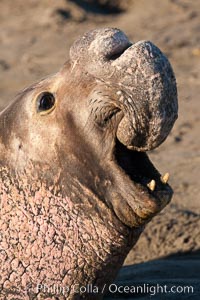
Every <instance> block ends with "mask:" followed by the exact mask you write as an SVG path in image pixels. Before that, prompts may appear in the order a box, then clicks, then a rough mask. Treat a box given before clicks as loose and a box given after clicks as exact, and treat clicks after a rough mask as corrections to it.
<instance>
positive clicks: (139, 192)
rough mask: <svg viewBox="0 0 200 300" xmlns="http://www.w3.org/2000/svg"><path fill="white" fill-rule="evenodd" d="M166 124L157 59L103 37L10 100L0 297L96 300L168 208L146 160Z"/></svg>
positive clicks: (163, 66)
mask: <svg viewBox="0 0 200 300" xmlns="http://www.w3.org/2000/svg"><path fill="white" fill-rule="evenodd" d="M176 117H177V91H176V83H175V78H174V74H173V71H172V69H171V66H170V64H169V62H168V60H167V59H166V57H165V56H164V55H163V54H162V53H161V52H160V50H159V49H158V48H157V47H156V46H154V45H153V44H152V43H151V42H145V41H144V42H138V43H136V44H131V43H130V42H129V40H128V38H127V37H126V36H125V35H124V33H122V32H121V31H120V30H117V29H111V28H107V29H100V30H94V31H91V32H89V33H87V34H85V35H84V36H83V37H82V38H80V39H78V40H77V41H76V42H75V43H74V45H73V46H72V47H71V50H70V61H69V62H67V63H66V64H65V65H64V66H63V68H62V69H61V70H60V71H59V72H58V73H57V74H55V75H53V76H51V77H48V78H46V79H43V80H42V81H40V82H38V83H36V84H34V85H32V86H31V87H29V88H27V89H25V90H24V91H22V92H21V93H20V94H19V95H18V96H17V97H16V99H15V101H14V102H13V103H12V104H11V105H10V106H9V107H8V108H6V109H5V110H4V111H3V112H2V113H1V114H0V151H1V152H0V174H1V181H0V195H1V196H0V197H1V199H0V201H1V202H0V204H1V216H0V226H1V236H0V249H1V251H0V259H1V264H0V266H1V267H0V271H1V277H0V290H1V294H2V295H3V296H2V297H5V299H13V295H15V296H16V297H17V299H36V298H38V299H42V297H43V298H44V299H45V298H46V299H47V298H52V299H57V298H59V299H82V298H83V299H84V298H87V299H101V298H102V297H103V294H104V293H105V292H106V288H105V287H106V286H107V285H108V284H109V283H110V282H112V280H113V279H114V278H115V276H116V273H117V271H118V270H119V268H120V267H121V265H122V263H123V261H124V259H125V257H126V255H127V253H128V252H129V250H130V249H131V247H132V246H133V245H134V243H135V242H136V241H137V239H138V238H139V235H140V233H141V232H142V230H143V228H144V225H145V224H146V223H147V222H148V221H149V220H150V219H151V218H152V217H153V216H154V215H155V214H156V213H158V212H159V211H160V210H161V209H162V208H163V207H164V206H165V205H166V204H167V203H168V202H169V201H170V199H171V196H172V189H171V188H170V186H169V185H168V184H167V179H168V175H167V174H166V175H165V176H163V177H161V176H160V174H159V172H158V171H157V170H156V169H155V168H154V166H153V165H152V163H151V162H150V160H149V159H148V156H147V154H146V151H147V150H150V149H153V148H155V147H157V146H158V145H159V144H160V143H162V142H163V141H164V140H165V138H166V137H167V135H168V134H169V132H170V130H171V128H172V126H173V124H174V121H175V119H176ZM88 285H92V286H93V287H94V289H95V287H97V289H96V290H91V289H90V290H89V292H88V289H86V293H83V294H82V293H81V292H83V290H80V287H81V286H85V287H86V286H88ZM56 286H57V287H59V288H60V294H59V295H55V287H56ZM62 287H65V290H64V292H63V293H62ZM56 291H57V292H58V293H59V289H57V290H56ZM56 297H57V298H56Z"/></svg>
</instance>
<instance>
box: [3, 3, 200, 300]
mask: <svg viewBox="0 0 200 300" xmlns="http://www.w3.org/2000/svg"><path fill="white" fill-rule="evenodd" d="M85 2H90V3H85ZM97 2H98V1H92V0H91V1H80V0H77V1H64V0H56V1H53V0H42V1H39V0H28V1H25V0H15V1H9V0H1V1H0V45H1V47H0V95H1V100H0V109H2V108H3V107H5V106H6V105H7V104H8V103H9V102H10V101H11V100H12V98H13V97H14V95H15V94H16V92H18V91H19V90H20V89H22V88H23V87H25V86H27V85H29V84H30V83H32V82H34V81H35V80H38V79H39V78H41V77H43V76H46V75H47V74H50V73H53V72H56V71H57V70H58V68H59V67H60V66H61V65H62V63H63V62H64V61H65V60H67V58H68V50H69V47H70V45H71V44H72V42H73V41H74V40H75V39H76V38H77V37H78V36H79V35H81V34H82V33H83V32H85V31H87V30H90V29H93V28H96V27H104V26H106V27H107V26H111V27H118V28H120V29H122V30H124V31H125V32H126V34H127V35H128V36H129V37H130V38H131V40H133V41H138V40H142V39H148V40H151V41H152V42H154V43H155V44H156V45H157V46H158V47H159V48H160V49H161V50H162V51H163V52H164V53H166V55H167V56H168V58H169V59H170V61H171V63H172V65H173V68H174V71H175V74H176V77H177V84H178V93H179V119H178V121H177V122H176V125H175V126H174V129H173V131H172V133H171V134H170V136H169V137H168V139H167V141H166V142H165V143H164V144H163V145H162V146H161V147H160V148H159V149H157V150H155V151H152V153H151V154H150V156H151V159H152V160H153V162H154V163H155V165H156V166H157V167H158V169H159V170H160V171H161V172H163V173H164V172H167V171H168V172H169V173H170V174H171V179H170V183H171V185H172V186H173V188H174V193H175V194H174V198H173V201H172V204H170V205H169V206H168V207H167V208H166V209H165V210H164V211H163V212H162V213H161V214H160V215H159V216H157V217H155V218H154V220H153V221H152V222H151V223H150V224H149V225H148V226H147V227H146V230H145V232H144V233H143V235H142V237H141V238H140V240H139V242H138V244H137V245H136V246H135V248H134V249H133V250H132V251H131V253H130V255H129V256H128V258H127V260H126V264H130V265H131V264H133V263H137V265H135V266H134V268H132V267H126V269H124V270H122V273H121V275H120V276H121V277H119V278H122V277H123V280H125V277H126V282H127V283H128V284H134V283H135V284H136V283H137V284H138V283H149V284H157V283H160V284H168V285H169V286H170V285H173V284H175V285H176V284H177V285H178V284H182V285H183V284H185V285H193V286H194V293H189V294H183V293H181V294H177V293H176V294H163V295H161V294H157V296H152V298H153V299H200V250H199V249H200V218H199V213H200V188H199V186H200V184H199V178H200V142H199V130H200V126H199V125H200V109H199V103H198V101H199V98H200V0H196V1H189V0H188V1H186V0H165V1H158V0H157V1H156V0H149V1H148V0H140V1H139V0H132V1H131V0H129V1H128V0H127V1H110V2H113V3H114V2H115V3H118V4H120V5H121V6H120V9H121V8H122V9H125V10H124V11H122V12H121V13H119V12H118V13H114V12H113V10H109V9H107V8H106V7H103V8H102V7H99V6H98V5H97ZM101 2H104V3H105V2H106V1H101ZM107 2H108V1H107ZM110 12H112V13H110ZM130 278H131V280H130ZM119 280H120V279H119ZM112 297H113V295H112ZM115 297H116V298H117V299H125V294H123V295H121V296H119V298H118V296H117V294H115ZM149 298H150V294H148V293H147V294H140V293H139V294H137V295H135V296H134V295H129V299H149Z"/></svg>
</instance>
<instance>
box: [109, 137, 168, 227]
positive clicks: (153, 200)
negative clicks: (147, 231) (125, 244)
mask: <svg viewBox="0 0 200 300" xmlns="http://www.w3.org/2000/svg"><path fill="white" fill-rule="evenodd" d="M114 156H115V161H116V163H117V165H118V167H119V169H120V171H121V173H123V176H124V173H125V176H126V181H127V185H129V187H130V189H129V191H130V192H129V193H127V197H126V201H127V202H128V205H129V206H130V207H131V208H132V209H133V211H134V213H135V214H136V215H137V216H138V217H139V218H140V221H141V222H143V221H144V220H145V221H148V220H150V219H151V218H152V217H153V216H154V215H155V214H157V213H158V212H159V211H161V210H162V209H163V208H164V207H165V206H166V205H167V204H168V203H169V202H170V200H171V198H172V195H173V191H172V189H171V187H170V186H169V185H168V183H167V182H168V179H169V173H166V174H165V175H163V176H161V174H160V173H159V172H158V171H157V170H156V168H155V167H154V165H153V164H152V162H151V161H150V159H149V158H148V155H147V154H146V153H145V152H138V151H133V150H130V149H128V148H126V147H125V146H124V145H123V144H122V143H120V141H119V140H118V139H117V140H116V145H115V151H114ZM130 181H131V183H130ZM126 192H127V191H126ZM130 194H132V196H133V197H129V196H130ZM131 198H132V199H131Z"/></svg>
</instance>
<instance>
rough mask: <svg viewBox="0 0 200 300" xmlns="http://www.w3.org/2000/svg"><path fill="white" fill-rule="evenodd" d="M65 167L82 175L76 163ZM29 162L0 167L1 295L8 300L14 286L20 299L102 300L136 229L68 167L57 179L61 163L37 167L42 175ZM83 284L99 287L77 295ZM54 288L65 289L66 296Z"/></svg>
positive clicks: (135, 235)
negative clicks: (16, 166)
mask: <svg viewBox="0 0 200 300" xmlns="http://www.w3.org/2000/svg"><path fill="white" fill-rule="evenodd" d="M71 164H72V165H73V164H74V169H75V168H77V167H79V168H80V172H81V168H82V167H81V165H78V164H77V163H76V164H75V163H74V162H73V161H71ZM28 165H29V167H28ZM28 165H27V168H26V169H24V171H23V172H19V174H16V172H14V171H11V170H8V169H7V168H4V167H3V166H1V168H0V170H1V171H0V172H1V176H0V178H1V182H0V194H1V220H0V227H1V229H2V234H1V248H3V251H1V252H0V256H1V279H0V280H1V281H0V286H1V287H2V290H1V294H2V295H3V296H5V297H6V299H12V297H13V291H14V295H15V296H17V297H18V299H36V298H35V297H36V296H37V297H39V296H41V297H47V296H48V297H52V299H54V298H53V297H56V296H57V297H59V299H101V298H102V296H103V294H102V292H101V291H102V289H103V286H104V285H105V284H106V285H107V286H108V284H109V283H110V282H112V281H113V279H114V278H115V276H116V274H117V272H118V270H119V268H120V267H121V265H122V263H123V261H124V259H125V257H126V255H127V253H128V252H129V250H130V249H131V248H132V246H133V244H134V243H135V242H136V241H137V239H138V237H139V235H140V233H141V228H140V229H134V230H130V229H129V228H128V227H126V226H124V225H123V224H122V223H121V222H120V221H119V220H118V218H117V217H116V216H115V214H114V213H113V212H112V211H111V210H110V209H109V208H108V207H107V205H106V204H105V203H104V202H103V200H104V199H101V198H100V197H99V196H98V195H97V194H95V192H93V189H94V186H92V184H91V186H90V185H88V183H87V182H84V181H82V182H81V178H77V177H75V176H73V174H70V173H69V172H66V176H65V179H63V180H61V179H60V178H63V176H62V175H63V174H62V172H63V170H62V169H61V168H60V169H57V170H55V169H54V170H53V169H51V168H50V167H49V166H46V168H45V166H42V172H41V174H40V172H39V169H40V170H41V166H40V165H38V166H37V165H34V166H31V163H28ZM70 169H73V168H72V167H71V168H70ZM36 174H38V175H36ZM48 174H49V180H46V179H44V177H45V178H48ZM50 174H51V175H50ZM52 174H53V175H54V180H53V181H52ZM82 178H85V177H84V176H83V177H82ZM85 180H88V181H90V180H91V178H89V177H88V178H86V179H85ZM96 181H97V182H98V178H96ZM91 182H92V180H91ZM105 185H106V182H105ZM105 188H106V187H105ZM67 191H68V192H67ZM133 236H134V237H133ZM8 274H9V276H8ZM88 284H92V285H93V286H98V288H99V291H100V292H99V293H93V294H88V293H85V294H81V293H80V291H79V288H80V287H82V286H84V287H86V286H87V285H88ZM45 286H46V288H45ZM47 287H48V288H49V289H48V288H47ZM56 287H57V290H56V291H55V289H56ZM58 287H59V288H60V289H61V288H65V291H64V295H63V294H62V292H61V290H60V289H59V291H58ZM105 291H106V289H105ZM56 293H57V294H56ZM37 299H39V298H37ZM41 299H42V298H41ZM55 299H56V298H55Z"/></svg>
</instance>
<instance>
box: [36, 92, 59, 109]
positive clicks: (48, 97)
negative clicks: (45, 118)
mask: <svg viewBox="0 0 200 300" xmlns="http://www.w3.org/2000/svg"><path fill="white" fill-rule="evenodd" d="M54 105H55V98H54V95H53V94H51V93H49V92H44V93H42V94H40V95H39V96H38V98H37V111H38V112H45V111H48V110H50V109H51V108H53V107H54Z"/></svg>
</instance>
